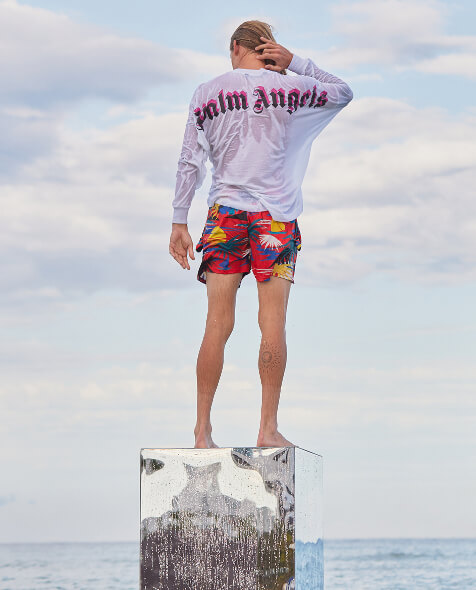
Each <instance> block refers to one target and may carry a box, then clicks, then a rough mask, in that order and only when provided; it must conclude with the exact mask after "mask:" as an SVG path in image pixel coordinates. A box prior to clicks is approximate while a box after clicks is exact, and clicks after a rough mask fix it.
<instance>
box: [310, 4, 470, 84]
mask: <svg viewBox="0 0 476 590" xmlns="http://www.w3.org/2000/svg"><path fill="white" fill-rule="evenodd" d="M448 11H449V9H448V6H447V5H445V4H443V3H442V2H438V1H436V0H420V1H418V2H414V1H411V0H363V1H361V2H344V3H341V4H337V5H334V6H332V7H331V13H332V17H333V25H332V33H333V34H335V35H337V36H338V37H340V38H341V39H342V41H343V43H342V45H340V46H334V47H331V48H329V49H327V50H325V51H323V52H320V53H319V55H317V54H316V52H315V51H312V50H310V51H308V50H304V49H303V50H300V51H301V52H302V53H303V54H304V53H306V54H307V55H311V56H314V57H315V59H316V60H317V59H318V60H319V62H322V63H326V64H329V68H336V69H338V68H355V67H357V66H362V65H370V66H372V65H374V66H375V65H377V66H391V67H393V68H394V69H395V71H403V70H408V69H413V70H417V71H422V72H428V73H432V74H455V75H459V76H464V77H469V78H474V77H476V65H475V62H476V37H475V36H464V35H447V34H445V32H444V24H445V20H446V19H447V16H448ZM319 62H318V63H319Z"/></svg>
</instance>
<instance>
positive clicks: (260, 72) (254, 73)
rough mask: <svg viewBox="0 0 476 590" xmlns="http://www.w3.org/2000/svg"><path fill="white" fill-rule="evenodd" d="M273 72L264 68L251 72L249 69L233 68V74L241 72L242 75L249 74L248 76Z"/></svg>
mask: <svg viewBox="0 0 476 590" xmlns="http://www.w3.org/2000/svg"><path fill="white" fill-rule="evenodd" d="M272 71H273V70H267V69H266V68H260V69H259V70H252V69H249V68H235V69H234V70H233V72H243V74H249V75H250V76H260V75H261V74H262V73H263V72H266V73H271V72H272Z"/></svg>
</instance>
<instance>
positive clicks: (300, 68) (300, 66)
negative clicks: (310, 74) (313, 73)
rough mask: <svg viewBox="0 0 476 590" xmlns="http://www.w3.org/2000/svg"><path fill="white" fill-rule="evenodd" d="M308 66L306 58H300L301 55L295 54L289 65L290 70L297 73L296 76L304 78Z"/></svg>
mask: <svg viewBox="0 0 476 590" xmlns="http://www.w3.org/2000/svg"><path fill="white" fill-rule="evenodd" d="M306 65H307V59H306V58H304V57H299V55H296V54H294V55H293V58H292V60H291V63H290V64H289V65H288V70H291V72H295V73H296V74H301V75H302V76H304V75H305V74H304V72H305V71H306Z"/></svg>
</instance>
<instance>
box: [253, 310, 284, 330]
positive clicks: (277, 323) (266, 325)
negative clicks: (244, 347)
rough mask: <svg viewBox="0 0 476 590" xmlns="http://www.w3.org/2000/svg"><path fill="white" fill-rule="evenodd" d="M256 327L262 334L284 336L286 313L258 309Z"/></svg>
mask: <svg viewBox="0 0 476 590" xmlns="http://www.w3.org/2000/svg"><path fill="white" fill-rule="evenodd" d="M258 325H259V328H260V330H261V333H262V334H270V333H273V334H277V335H279V334H285V332H286V311H285V310H283V311H282V312H278V311H274V312H272V311H270V310H263V309H261V308H260V310H259V311H258Z"/></svg>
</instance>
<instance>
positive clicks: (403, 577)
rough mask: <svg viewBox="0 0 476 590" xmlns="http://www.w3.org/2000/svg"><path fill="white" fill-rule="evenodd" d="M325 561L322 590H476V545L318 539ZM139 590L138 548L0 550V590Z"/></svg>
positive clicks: (123, 545) (53, 546) (31, 546)
mask: <svg viewBox="0 0 476 590" xmlns="http://www.w3.org/2000/svg"><path fill="white" fill-rule="evenodd" d="M324 557H325V566H324V571H325V590H337V589H346V590H419V589H422V588H425V589H428V590H453V589H455V590H456V589H457V590H472V589H475V590H476V539H447V540H441V539H423V540H422V539H382V540H346V541H331V540H325V541H324ZM138 588H139V548H138V543H38V544H36V543H32V544H26V543H25V544H23V543H18V544H0V590H42V589H47V590H138ZM298 590H300V589H298Z"/></svg>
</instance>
